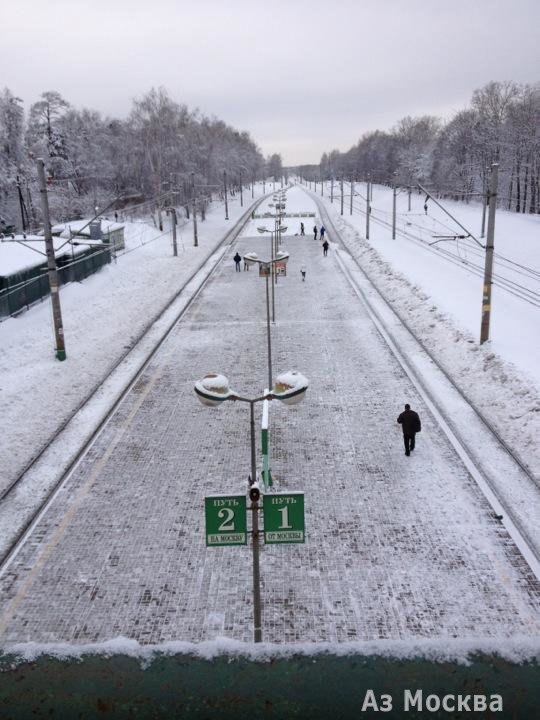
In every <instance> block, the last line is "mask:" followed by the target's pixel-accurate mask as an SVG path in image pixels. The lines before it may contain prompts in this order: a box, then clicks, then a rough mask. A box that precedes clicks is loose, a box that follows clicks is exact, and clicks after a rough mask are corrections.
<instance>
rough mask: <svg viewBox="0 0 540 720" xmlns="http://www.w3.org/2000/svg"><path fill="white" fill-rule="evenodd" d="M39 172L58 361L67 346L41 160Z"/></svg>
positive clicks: (62, 356)
mask: <svg viewBox="0 0 540 720" xmlns="http://www.w3.org/2000/svg"><path fill="white" fill-rule="evenodd" d="M37 172H38V182H39V194H40V196H41V206H42V208H43V226H44V230H45V233H44V235H45V251H46V253H47V270H48V273H49V288H50V291H51V303H52V312H53V323H54V336H55V340H56V359H57V360H65V359H66V357H67V356H66V345H65V340H64V327H63V325H62V309H61V307H60V292H59V289H58V273H57V270H56V258H55V256H54V245H53V239H52V229H51V219H50V215H49V200H48V198H47V184H46V181H45V163H44V162H43V160H42V159H41V158H40V159H38V161H37Z"/></svg>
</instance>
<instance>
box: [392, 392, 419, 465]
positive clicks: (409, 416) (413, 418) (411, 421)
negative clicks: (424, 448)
mask: <svg viewBox="0 0 540 720" xmlns="http://www.w3.org/2000/svg"><path fill="white" fill-rule="evenodd" d="M397 421H398V423H399V424H400V425H401V429H402V430H403V443H404V444H405V455H407V456H409V455H410V454H411V450H414V440H415V436H416V433H417V432H420V430H421V429H422V425H421V423H420V418H419V416H418V413H416V412H414V410H411V406H410V405H409V404H407V405H405V410H404V411H403V412H402V413H401V415H399V417H398V419H397Z"/></svg>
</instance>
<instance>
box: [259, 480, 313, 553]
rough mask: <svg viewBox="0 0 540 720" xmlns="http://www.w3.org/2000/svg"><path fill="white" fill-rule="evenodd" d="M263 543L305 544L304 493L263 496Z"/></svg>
mask: <svg viewBox="0 0 540 720" xmlns="http://www.w3.org/2000/svg"><path fill="white" fill-rule="evenodd" d="M263 512H264V542H265V543H270V544H272V543H303V542H305V523H304V493H303V492H293V493H290V492H289V493H274V494H272V495H264V497H263Z"/></svg>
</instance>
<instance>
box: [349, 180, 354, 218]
mask: <svg viewBox="0 0 540 720" xmlns="http://www.w3.org/2000/svg"><path fill="white" fill-rule="evenodd" d="M353 195H354V180H353V178H351V206H350V209H349V215H352V202H353Z"/></svg>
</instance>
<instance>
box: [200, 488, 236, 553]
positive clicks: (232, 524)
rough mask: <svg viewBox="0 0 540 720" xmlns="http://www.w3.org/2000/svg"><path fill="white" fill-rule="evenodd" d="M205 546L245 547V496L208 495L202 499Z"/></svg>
mask: <svg viewBox="0 0 540 720" xmlns="http://www.w3.org/2000/svg"><path fill="white" fill-rule="evenodd" d="M204 506H205V517H206V545H207V546H208V547H220V546H223V545H247V514H246V496H245V495H210V496H208V497H205V498H204Z"/></svg>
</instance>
